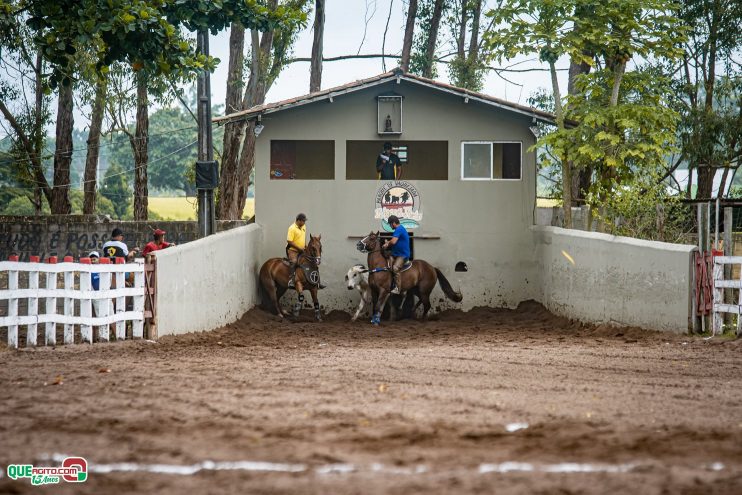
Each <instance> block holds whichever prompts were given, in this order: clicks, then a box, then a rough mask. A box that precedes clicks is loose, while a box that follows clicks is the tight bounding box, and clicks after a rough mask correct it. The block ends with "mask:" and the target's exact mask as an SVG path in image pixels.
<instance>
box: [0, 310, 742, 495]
mask: <svg viewBox="0 0 742 495" xmlns="http://www.w3.org/2000/svg"><path fill="white" fill-rule="evenodd" d="M327 320H328V321H326V322H324V323H322V324H314V323H312V322H311V321H310V320H309V318H308V317H307V318H306V321H302V322H299V323H289V322H285V323H281V322H277V321H276V320H275V319H274V317H272V316H270V315H268V314H267V313H264V312H262V311H260V310H255V311H252V312H250V313H248V314H247V315H245V316H244V317H243V318H242V320H241V321H239V322H237V323H235V324H233V325H229V326H228V327H226V328H223V329H221V330H218V331H214V332H207V333H201V334H190V335H185V336H180V337H165V338H162V339H160V340H159V342H157V343H153V342H147V341H137V342H124V343H111V344H95V345H93V346H92V347H91V346H86V345H73V346H60V347H57V348H56V349H47V348H39V349H36V350H22V351H15V350H10V349H6V348H2V349H0V390H1V391H2V393H1V394H0V465H2V467H3V473H2V474H3V477H2V478H0V493H96V494H101V493H112V494H123V493H137V494H141V493H165V494H183V493H192V494H201V493H317V494H319V493H323V494H324V493H332V494H344V493H395V494H409V493H457V494H458V493H523V494H531V493H629V494H632V495H636V494H639V493H641V494H666V493H668V494H669V493H672V494H675V493H688V494H691V493H692V494H696V493H697V494H709V493H719V494H722V493H723V494H727V493H729V494H732V493H737V494H739V493H742V387H740V377H742V341H734V340H728V339H719V338H714V339H710V340H705V339H703V338H700V337H687V336H678V335H670V334H661V333H654V332H648V331H643V330H640V329H615V328H609V327H591V326H582V325H579V324H575V323H572V322H569V321H567V320H565V319H560V318H556V317H554V316H553V315H551V314H549V313H548V312H547V311H545V310H544V309H543V308H542V307H541V306H539V305H537V304H535V303H526V304H523V305H521V307H520V308H518V310H516V311H507V310H493V309H476V310H473V311H471V312H469V313H465V314H464V313H460V312H449V313H443V314H441V315H440V316H439V318H438V319H437V320H436V321H430V322H427V323H420V322H411V321H405V322H396V323H388V324H385V325H383V326H382V327H381V328H380V329H374V328H372V327H371V326H369V325H368V324H367V323H361V322H358V323H350V322H349V321H348V320H349V317H348V316H347V315H345V314H341V313H333V314H330V315H328V318H327ZM108 370H110V371H108ZM60 381H61V382H62V383H61V384H59V383H57V384H55V382H60ZM516 423H521V424H520V425H515V424H516ZM526 424H527V426H526ZM508 430H512V431H508ZM64 456H83V457H85V458H86V459H87V460H88V461H89V463H90V465H91V468H90V471H91V472H90V474H89V478H88V480H87V481H86V482H85V483H82V484H71V483H62V484H60V485H52V486H49V487H33V486H31V483H30V481H29V480H27V479H25V480H16V481H12V480H10V479H9V478H8V477H7V475H5V473H4V471H5V469H4V468H5V466H6V465H7V464H9V463H13V464H21V463H35V464H36V465H54V463H55V462H58V461H59V459H61V458H63V457H64ZM206 461H214V463H216V464H213V463H209V462H206ZM246 461H251V462H252V463H249V462H246ZM122 463H126V464H122ZM220 463H240V464H220ZM255 463H274V464H255ZM194 466H195V467H194ZM184 467H185V468H184ZM182 469H190V472H189V473H187V474H183V473H180V474H179V473H177V472H175V471H178V470H182ZM163 471H165V472H163Z"/></svg>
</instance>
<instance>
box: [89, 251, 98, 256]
mask: <svg viewBox="0 0 742 495" xmlns="http://www.w3.org/2000/svg"><path fill="white" fill-rule="evenodd" d="M88 258H100V254H98V251H90V254H89V255H88Z"/></svg>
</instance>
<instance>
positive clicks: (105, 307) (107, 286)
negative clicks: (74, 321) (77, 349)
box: [96, 258, 111, 342]
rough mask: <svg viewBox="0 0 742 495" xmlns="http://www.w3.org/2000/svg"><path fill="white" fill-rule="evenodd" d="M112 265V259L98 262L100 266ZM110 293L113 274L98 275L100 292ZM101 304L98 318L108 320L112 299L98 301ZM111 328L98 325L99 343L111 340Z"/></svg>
mask: <svg viewBox="0 0 742 495" xmlns="http://www.w3.org/2000/svg"><path fill="white" fill-rule="evenodd" d="M110 263H111V260H110V258H100V259H99V260H98V264H100V265H108V264H110ZM104 290H105V291H109V290H111V272H104V271H101V272H100V274H99V275H98V291H99V292H100V291H104ZM97 301H99V303H98V304H97V306H98V311H100V314H99V315H96V316H97V317H98V318H106V317H108V316H109V315H110V314H111V299H110V298H105V299H97ZM109 333H110V330H109V327H108V323H106V324H104V325H98V342H102V341H105V342H108V341H109V340H110V339H109Z"/></svg>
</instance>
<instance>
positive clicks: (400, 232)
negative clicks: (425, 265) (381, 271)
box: [384, 215, 410, 294]
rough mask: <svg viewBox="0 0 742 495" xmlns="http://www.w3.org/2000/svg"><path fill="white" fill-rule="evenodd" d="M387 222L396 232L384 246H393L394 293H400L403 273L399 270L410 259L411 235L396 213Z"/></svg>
mask: <svg viewBox="0 0 742 495" xmlns="http://www.w3.org/2000/svg"><path fill="white" fill-rule="evenodd" d="M387 222H389V225H391V226H392V228H393V229H394V232H393V233H392V238H391V239H389V240H388V241H386V242H385V243H384V248H387V247H388V246H391V247H392V257H393V259H394V261H393V263H392V273H394V288H393V289H392V294H399V293H400V289H401V288H402V274H401V273H400V272H399V271H400V270H401V269H402V266H404V264H405V263H406V262H407V260H409V259H410V236H409V234H407V229H405V228H404V227H402V224H400V223H399V218H397V217H396V216H395V215H390V216H389V218H388V219H387Z"/></svg>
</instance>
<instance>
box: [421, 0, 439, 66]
mask: <svg viewBox="0 0 742 495" xmlns="http://www.w3.org/2000/svg"><path fill="white" fill-rule="evenodd" d="M442 14H443V0H435V4H434V6H433V17H432V18H431V19H430V32H429V33H428V39H427V40H426V41H425V67H423V73H422V76H423V77H427V78H430V77H433V64H434V63H435V62H434V61H433V58H434V57H435V47H436V45H437V44H438V28H439V27H440V25H441V15H442Z"/></svg>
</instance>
